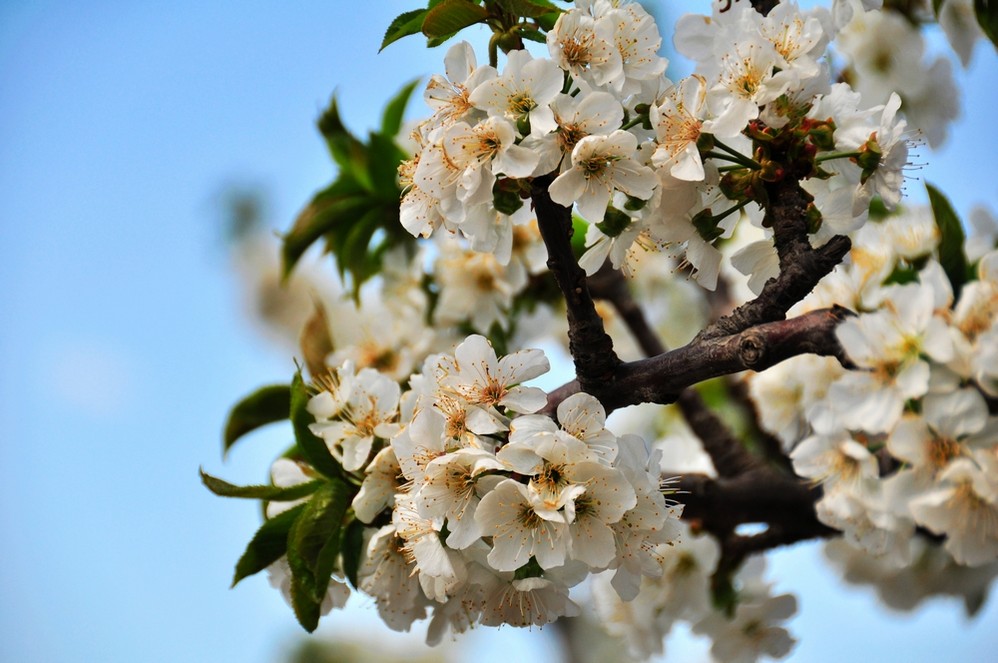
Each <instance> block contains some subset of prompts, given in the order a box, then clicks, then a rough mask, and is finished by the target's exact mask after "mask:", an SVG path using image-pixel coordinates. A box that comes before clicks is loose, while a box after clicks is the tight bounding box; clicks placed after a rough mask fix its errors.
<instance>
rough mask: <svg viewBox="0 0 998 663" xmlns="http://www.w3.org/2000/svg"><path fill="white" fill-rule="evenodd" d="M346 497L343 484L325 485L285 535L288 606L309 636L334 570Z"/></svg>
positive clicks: (346, 490)
mask: <svg viewBox="0 0 998 663" xmlns="http://www.w3.org/2000/svg"><path fill="white" fill-rule="evenodd" d="M350 497H351V495H350V489H349V487H348V486H347V484H346V483H345V482H342V481H334V482H332V483H327V484H325V485H324V486H322V487H321V488H320V489H319V490H318V491H316V493H315V495H313V496H312V499H310V500H309V501H308V503H307V504H306V505H305V509H304V510H303V511H302V513H301V515H300V516H299V517H298V518H297V519H296V520H295V522H294V525H292V527H291V530H290V531H289V532H288V548H287V555H288V566H289V567H290V568H291V603H292V606H293V607H294V611H295V616H297V617H298V621H299V623H300V624H301V625H302V627H304V628H305V630H306V631H308V632H309V633H311V632H312V631H314V630H315V629H316V627H317V626H318V625H319V612H320V609H321V606H322V601H323V599H324V598H325V596H326V590H327V589H328V588H329V581H330V577H331V576H332V573H333V570H334V569H335V568H336V559H337V556H338V555H339V550H340V529H341V527H342V525H343V516H344V514H345V513H346V508H347V505H348V504H349V503H350Z"/></svg>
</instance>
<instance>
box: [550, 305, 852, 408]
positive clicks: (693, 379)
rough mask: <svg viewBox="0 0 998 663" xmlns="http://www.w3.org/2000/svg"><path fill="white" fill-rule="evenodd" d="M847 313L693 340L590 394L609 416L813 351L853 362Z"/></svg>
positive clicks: (631, 366)
mask: <svg viewBox="0 0 998 663" xmlns="http://www.w3.org/2000/svg"><path fill="white" fill-rule="evenodd" d="M847 315H851V312H850V311H849V310H848V309H845V308H842V307H841V306H835V307H833V308H827V309H819V310H817V311H811V312H810V313H807V314H805V315H802V316H799V317H796V318H791V319H790V320H781V321H778V322H770V323H767V324H764V325H756V326H755V327H753V328H751V329H748V330H746V331H744V332H741V333H740V334H732V335H731V336H725V337H723V338H713V339H709V340H706V341H701V342H698V341H696V340H694V341H693V342H691V343H689V344H687V345H684V346H683V347H681V348H677V349H675V350H670V351H669V352H665V353H662V354H660V355H657V356H655V357H651V358H649V359H640V360H638V361H632V362H627V363H623V364H620V366H619V368H618V369H617V371H616V377H615V378H613V379H612V388H610V389H607V388H602V389H600V388H598V387H597V392H592V391H590V392H588V393H591V394H593V395H594V396H597V397H598V398H599V399H600V401H601V402H602V403H603V407H604V408H605V409H606V411H607V413H609V412H612V411H613V410H616V409H617V408H621V407H627V406H628V405H637V404H639V403H659V404H662V405H667V404H669V403H675V402H676V400H677V399H678V398H679V394H680V392H682V391H683V390H684V389H686V388H687V387H691V386H693V385H695V384H697V383H699V382H703V381H704V380H709V379H711V378H716V377H720V376H722V375H730V374H732V373H738V372H740V371H744V370H754V371H762V370H765V369H767V368H769V367H770V366H775V365H776V364H778V363H780V362H781V361H783V360H785V359H789V358H790V357H795V356H797V355H800V354H806V353H812V354H817V355H823V356H830V357H835V358H837V359H838V360H839V361H840V362H842V363H843V364H845V365H848V359H847V357H846V356H845V352H844V351H843V349H842V346H841V345H840V344H839V341H838V339H837V338H836V336H835V328H836V327H837V326H838V324H839V323H840V322H841V321H842V320H843V318H845V317H846V316H847ZM580 389H583V388H582V383H581V381H579V380H578V379H576V380H574V381H572V382H569V383H568V384H565V385H562V386H561V387H559V388H558V389H556V390H554V391H552V392H551V393H550V394H549V395H548V404H547V406H546V407H545V408H544V410H542V413H544V414H550V415H553V413H554V412H555V410H556V409H557V407H558V404H559V403H560V402H561V401H563V400H565V399H566V398H568V397H569V396H571V395H572V394H574V393H576V392H578V391H580Z"/></svg>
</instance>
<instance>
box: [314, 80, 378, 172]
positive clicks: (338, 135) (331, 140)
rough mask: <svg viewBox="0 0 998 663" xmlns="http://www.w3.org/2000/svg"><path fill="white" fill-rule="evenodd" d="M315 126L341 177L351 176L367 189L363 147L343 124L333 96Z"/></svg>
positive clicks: (337, 104)
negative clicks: (323, 139)
mask: <svg viewBox="0 0 998 663" xmlns="http://www.w3.org/2000/svg"><path fill="white" fill-rule="evenodd" d="M317 125H318V127H319V132H320V133H321V134H322V137H323V138H325V139H326V146H327V147H328V148H329V153H330V154H331V155H332V157H333V160H334V161H336V164H337V165H338V166H339V167H340V174H341V177H342V176H344V175H347V176H352V177H354V178H356V179H357V180H358V181H359V182H360V183H361V184H362V185H363V186H364V187H365V188H368V189H369V188H370V186H369V183H368V182H365V181H364V172H365V170H366V167H367V153H366V149H365V146H364V144H363V143H362V142H360V140H358V139H357V137H356V136H354V135H353V134H352V133H350V130H349V129H347V128H346V125H344V124H343V120H342V118H340V110H339V103H338V102H337V100H336V97H335V96H334V97H333V98H332V99H331V100H330V101H329V108H327V109H326V110H325V112H323V114H322V115H321V116H320V117H319V121H318V122H317Z"/></svg>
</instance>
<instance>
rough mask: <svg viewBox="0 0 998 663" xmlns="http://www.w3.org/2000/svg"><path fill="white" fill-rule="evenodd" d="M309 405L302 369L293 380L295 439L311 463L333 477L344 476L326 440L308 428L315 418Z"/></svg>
mask: <svg viewBox="0 0 998 663" xmlns="http://www.w3.org/2000/svg"><path fill="white" fill-rule="evenodd" d="M307 406H308V390H307V389H306V388H305V382H304V381H303V380H302V377H301V371H298V372H297V373H295V378H294V380H293V381H292V382H291V424H292V426H294V429H295V441H296V442H297V443H298V448H299V449H300V450H301V455H302V456H304V457H305V460H306V461H308V463H309V465H311V466H312V467H314V468H315V469H316V470H317V471H319V472H321V473H322V474H324V475H325V476H327V477H329V478H331V479H336V478H340V477H342V476H343V469H342V467H341V466H340V464H339V463H338V462H337V461H336V459H335V458H333V456H332V454H330V453H329V448H328V447H327V446H326V443H325V441H324V440H322V439H321V438H319V437H316V436H315V434H314V433H312V431H310V430H309V428H308V426H309V424H311V423H313V422H314V421H315V418H314V417H312V415H311V414H309V412H308V410H307V409H306V408H307Z"/></svg>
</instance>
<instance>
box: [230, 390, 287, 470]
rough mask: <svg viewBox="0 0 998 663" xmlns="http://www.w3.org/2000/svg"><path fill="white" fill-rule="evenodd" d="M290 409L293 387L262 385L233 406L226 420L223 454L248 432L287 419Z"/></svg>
mask: <svg viewBox="0 0 998 663" xmlns="http://www.w3.org/2000/svg"><path fill="white" fill-rule="evenodd" d="M290 410H291V389H290V387H288V385H286V384H275V385H271V386H268V387H261V388H260V389H257V390H256V391H254V392H253V393H252V394H250V395H249V396H247V397H245V398H243V399H242V400H241V401H239V402H238V403H236V405H235V406H234V407H233V408H232V410H231V411H230V412H229V418H228V420H227V421H226V422H225V433H224V435H223V436H222V439H223V444H224V446H223V451H222V453H223V455H224V454H225V453H228V451H229V449H230V448H231V447H232V445H233V444H235V443H236V440H238V439H239V438H240V437H242V436H243V435H245V434H246V433H248V432H250V431H252V430H256V429H257V428H259V427H260V426H264V425H266V424H269V423H273V422H275V421H283V420H285V419H287V418H288V412H289V411H290Z"/></svg>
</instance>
